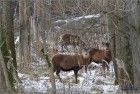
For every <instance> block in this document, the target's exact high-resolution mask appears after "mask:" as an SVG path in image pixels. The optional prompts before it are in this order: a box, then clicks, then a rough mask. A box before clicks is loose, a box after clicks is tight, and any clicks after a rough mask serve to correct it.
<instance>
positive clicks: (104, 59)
mask: <svg viewBox="0 0 140 94" xmlns="http://www.w3.org/2000/svg"><path fill="white" fill-rule="evenodd" d="M89 54H90V62H92V61H94V62H95V63H102V67H103V70H104V71H105V69H106V67H107V70H109V65H108V63H109V62H110V61H111V60H112V55H111V50H110V49H109V44H108V43H107V44H106V49H102V50H100V49H96V48H92V49H91V50H90V51H89Z"/></svg>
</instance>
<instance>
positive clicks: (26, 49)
mask: <svg viewBox="0 0 140 94" xmlns="http://www.w3.org/2000/svg"><path fill="white" fill-rule="evenodd" d="M19 11H20V12H19V20H20V51H19V53H20V62H23V63H24V64H25V65H28V64H30V63H31V53H30V49H31V47H30V16H31V11H30V7H29V1H28V0H20V1H19Z"/></svg>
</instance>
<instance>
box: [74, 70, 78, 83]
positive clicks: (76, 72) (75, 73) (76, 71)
mask: <svg viewBox="0 0 140 94" xmlns="http://www.w3.org/2000/svg"><path fill="white" fill-rule="evenodd" d="M74 75H75V82H76V83H78V80H77V76H78V70H74Z"/></svg>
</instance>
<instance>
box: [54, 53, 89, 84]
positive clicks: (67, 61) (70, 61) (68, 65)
mask: <svg viewBox="0 0 140 94" xmlns="http://www.w3.org/2000/svg"><path fill="white" fill-rule="evenodd" d="M89 63H90V62H89V53H83V54H82V55H79V54H74V55H66V54H56V55H55V56H54V57H53V58H52V64H53V66H54V67H53V68H54V69H53V70H54V72H56V75H57V76H58V77H59V80H60V81H62V80H61V78H60V76H59V73H60V71H61V70H62V71H71V70H73V71H74V74H75V81H76V83H77V74H78V71H79V70H80V69H81V68H82V67H83V66H87V65H88V64H89Z"/></svg>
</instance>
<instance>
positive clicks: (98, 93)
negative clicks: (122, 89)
mask: <svg viewBox="0 0 140 94" xmlns="http://www.w3.org/2000/svg"><path fill="white" fill-rule="evenodd" d="M34 59H36V60H35V61H36V62H33V63H32V65H31V66H30V67H31V68H30V69H23V70H20V71H19V72H18V75H19V77H20V79H21V81H22V83H20V84H19V87H18V90H19V92H20V94H21V93H22V94H51V82H50V80H49V74H48V72H47V66H46V63H45V62H44V61H43V60H41V59H39V58H38V59H37V58H34ZM89 67H90V68H89V70H88V72H87V73H85V72H84V69H82V70H80V71H79V75H78V84H76V83H74V81H75V77H74V73H73V71H70V72H63V71H62V72H61V73H60V77H61V78H62V80H63V83H61V82H60V81H59V80H58V77H57V76H56V75H55V77H56V80H55V81H56V89H57V94H118V90H119V86H118V85H114V79H115V77H114V70H113V63H110V70H109V71H108V72H105V74H104V75H103V74H102V67H101V65H98V64H95V63H94V62H93V63H91V65H90V66H89Z"/></svg>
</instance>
